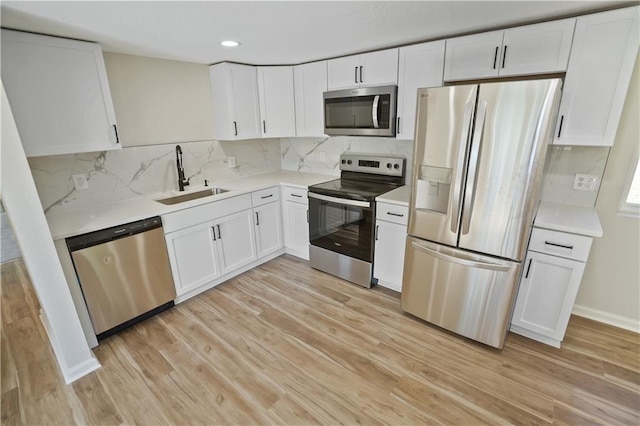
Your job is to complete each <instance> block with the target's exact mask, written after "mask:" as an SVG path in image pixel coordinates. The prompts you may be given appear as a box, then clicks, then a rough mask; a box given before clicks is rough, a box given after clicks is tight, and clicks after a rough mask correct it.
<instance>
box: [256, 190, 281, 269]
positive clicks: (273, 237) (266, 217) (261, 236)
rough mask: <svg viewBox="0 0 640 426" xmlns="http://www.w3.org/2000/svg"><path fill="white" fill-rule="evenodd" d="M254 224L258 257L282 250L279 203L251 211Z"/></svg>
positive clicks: (265, 205)
mask: <svg viewBox="0 0 640 426" xmlns="http://www.w3.org/2000/svg"><path fill="white" fill-rule="evenodd" d="M253 214H254V219H255V224H256V240H257V247H258V257H263V256H266V255H268V254H269V253H273V252H274V251H277V250H280V249H281V248H282V213H281V211H280V203H279V202H276V203H269V204H264V205H262V206H260V207H254V209H253Z"/></svg>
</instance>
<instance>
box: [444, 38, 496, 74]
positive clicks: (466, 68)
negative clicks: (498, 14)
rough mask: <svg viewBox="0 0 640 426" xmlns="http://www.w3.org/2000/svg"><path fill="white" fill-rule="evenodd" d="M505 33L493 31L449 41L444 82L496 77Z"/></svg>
mask: <svg viewBox="0 0 640 426" xmlns="http://www.w3.org/2000/svg"><path fill="white" fill-rule="evenodd" d="M503 33H504V31H492V32H488V33H482V34H472V35H469V36H465V37H457V38H450V39H448V40H447V51H446V58H445V63H444V80H445V81H451V80H468V79H473V78H487V77H496V76H497V75H498V66H499V62H498V56H499V55H500V48H501V47H502V38H503V35H504V34H503Z"/></svg>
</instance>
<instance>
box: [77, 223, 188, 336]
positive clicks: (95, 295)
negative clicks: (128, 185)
mask: <svg viewBox="0 0 640 426" xmlns="http://www.w3.org/2000/svg"><path fill="white" fill-rule="evenodd" d="M66 241H67V247H68V248H69V252H70V253H71V258H72V259H73V265H74V267H75V270H76V274H77V275H78V280H79V281H80V287H81V288H82V294H83V295H84V300H85V302H86V304H87V308H88V310H89V316H90V317H91V322H92V324H93V329H94V331H95V333H96V337H97V338H98V340H100V339H103V338H105V337H108V336H110V335H112V334H114V333H117V332H118V331H120V330H123V329H125V328H127V327H129V326H131V325H133V324H135V323H137V322H139V321H142V320H144V319H146V318H148V317H150V316H152V315H155V314H156V313H158V312H161V311H163V310H165V309H168V308H170V307H172V306H173V305H174V302H173V300H174V299H175V297H176V290H175V287H174V285H173V277H172V275H171V267H170V265H169V256H168V254H167V247H166V243H165V240H164V232H163V231H162V221H161V219H160V218H159V217H152V218H149V219H145V220H141V221H137V222H132V223H128V224H125V225H121V226H116V227H113V228H107V229H103V230H100V231H96V232H91V233H88V234H83V235H79V236H77V237H72V238H67V240H66Z"/></svg>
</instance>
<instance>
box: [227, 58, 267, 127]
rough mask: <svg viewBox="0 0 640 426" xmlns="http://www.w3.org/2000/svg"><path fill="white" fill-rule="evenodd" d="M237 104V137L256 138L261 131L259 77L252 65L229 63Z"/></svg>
mask: <svg viewBox="0 0 640 426" xmlns="http://www.w3.org/2000/svg"><path fill="white" fill-rule="evenodd" d="M229 67H230V69H231V84H232V86H233V98H234V104H235V122H236V124H235V128H234V130H236V132H235V133H237V136H236V139H254V138H259V137H260V136H261V134H262V132H261V131H260V109H259V102H258V77H257V74H256V68H255V67H253V66H250V65H239V64H229Z"/></svg>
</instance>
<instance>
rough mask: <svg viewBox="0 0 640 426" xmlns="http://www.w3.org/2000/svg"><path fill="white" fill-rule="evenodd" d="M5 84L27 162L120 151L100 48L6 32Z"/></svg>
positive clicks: (3, 73) (4, 39) (63, 40)
mask: <svg viewBox="0 0 640 426" xmlns="http://www.w3.org/2000/svg"><path fill="white" fill-rule="evenodd" d="M2 82H3V84H4V87H5V90H6V93H7V97H8V99H9V103H10V104H11V110H12V111H13V115H14V117H15V121H16V125H17V127H18V132H19V133H20V138H21V140H22V144H23V146H24V150H25V153H26V154H27V156H28V157H35V156H43V155H56V154H72V153H78V152H95V151H105V150H111V149H119V148H120V144H119V141H118V135H117V128H116V119H115V113H114V110H113V102H112V100H111V93H110V91H109V83H108V81H107V74H106V71H105V66H104V59H103V57H102V49H101V48H100V45H98V44H96V43H87V42H81V41H76V40H67V39H62V38H57V37H48V36H41V35H35V34H28V33H22V32H18V31H10V30H2Z"/></svg>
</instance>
